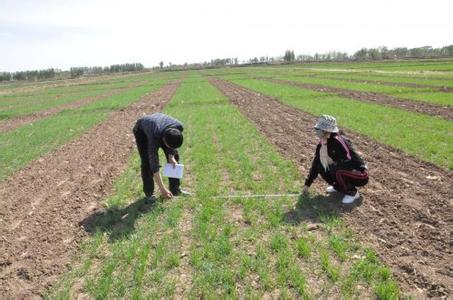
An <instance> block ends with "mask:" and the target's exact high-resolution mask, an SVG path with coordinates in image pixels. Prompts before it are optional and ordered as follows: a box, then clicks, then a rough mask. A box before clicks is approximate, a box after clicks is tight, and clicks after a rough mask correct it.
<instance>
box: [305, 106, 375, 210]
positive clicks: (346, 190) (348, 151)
mask: <svg viewBox="0 0 453 300" xmlns="http://www.w3.org/2000/svg"><path fill="white" fill-rule="evenodd" d="M315 130H316V135H317V136H318V138H319V144H318V145H317V147H316V152H315V157H314V159H313V163H312V166H311V169H310V173H309V175H308V177H307V179H306V180H305V186H304V188H303V190H302V191H303V192H307V191H308V188H309V187H310V185H311V184H312V183H313V181H314V180H315V179H316V178H317V177H318V174H320V175H321V177H322V178H323V179H324V180H325V181H326V182H327V183H328V184H329V185H330V186H329V187H327V189H326V192H327V193H334V192H341V193H343V194H345V195H344V197H343V200H342V202H343V203H344V204H350V203H353V202H354V201H355V200H356V199H358V198H359V196H360V195H359V192H358V191H357V187H358V186H364V185H366V184H367V183H368V170H367V167H366V165H365V163H364V161H363V159H362V158H361V157H360V156H359V155H358V154H357V152H355V151H354V149H353V147H352V143H351V141H350V140H349V139H347V138H346V137H344V136H343V135H342V134H341V132H340V130H338V127H337V121H336V119H335V118H334V117H332V116H329V115H322V116H321V117H320V118H319V120H318V122H317V123H316V125H315Z"/></svg>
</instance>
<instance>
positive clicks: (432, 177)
mask: <svg viewBox="0 0 453 300" xmlns="http://www.w3.org/2000/svg"><path fill="white" fill-rule="evenodd" d="M210 82H211V83H212V84H213V85H214V86H216V87H217V88H218V89H219V90H220V91H221V92H222V93H223V94H224V95H225V96H226V97H228V98H229V99H230V100H231V102H232V103H234V104H235V105H236V106H238V108H239V109H240V110H241V112H242V113H243V114H244V115H245V116H247V117H248V118H249V119H250V120H251V121H253V122H254V123H255V124H256V125H257V127H258V128H259V129H260V130H261V131H262V132H263V134H264V135H265V136H266V137H267V138H268V140H269V141H270V142H271V143H273V144H274V145H275V146H276V147H277V148H278V149H279V151H281V153H282V154H283V155H285V156H289V158H291V159H292V160H293V161H294V162H295V163H296V164H297V165H299V168H300V169H301V171H302V173H304V174H303V175H307V174H308V170H309V168H310V166H311V161H312V159H313V155H314V150H315V147H316V143H317V141H316V137H315V135H314V132H313V125H314V124H315V122H316V119H317V117H316V116H313V115H311V114H308V113H305V112H303V111H300V110H298V109H296V108H293V107H289V106H286V105H284V104H282V103H281V102H279V101H278V100H277V99H275V98H271V97H268V96H265V95H262V94H260V93H257V92H254V91H251V90H248V89H246V88H243V87H240V86H238V85H236V84H233V83H230V82H227V81H223V80H220V79H215V78H211V79H210ZM347 135H348V136H349V137H350V138H352V139H353V140H354V143H355V145H356V148H357V149H358V150H359V151H361V152H362V153H363V157H364V159H365V161H366V162H367V164H368V167H369V170H370V183H369V184H368V185H367V186H366V187H365V188H363V189H361V191H360V192H361V195H362V201H361V205H360V206H356V207H352V208H351V207H341V206H340V209H341V214H342V217H343V218H344V220H345V221H346V222H347V224H348V226H351V227H352V228H353V229H354V230H355V232H356V233H357V235H358V236H359V237H360V238H361V239H362V240H363V242H364V243H365V244H368V245H370V246H372V247H373V248H374V249H375V250H376V251H377V252H378V254H379V256H380V258H381V259H382V260H383V261H384V262H385V263H386V264H387V265H388V266H390V267H391V268H392V271H393V273H394V276H395V277H396V279H397V280H398V281H399V282H400V285H401V287H402V290H403V291H404V292H406V293H410V294H412V295H414V296H416V297H420V298H426V297H440V298H447V297H449V296H450V295H451V293H452V291H453V268H452V261H453V256H452V247H451V246H452V238H451V236H452V235H451V233H452V227H453V226H452V224H453V210H452V204H453V192H452V190H451V187H452V186H453V176H452V175H453V174H452V172H451V171H448V170H445V169H442V168H439V167H437V166H435V165H432V164H430V163H427V162H423V161H421V160H419V159H417V158H415V157H412V156H410V155H408V154H405V153H404V152H402V151H400V150H397V149H394V148H392V147H389V146H386V145H383V144H380V143H378V142H376V141H374V140H372V139H370V138H368V137H366V136H363V135H361V134H358V133H355V132H352V131H349V130H348V132H347ZM321 181H322V180H320V179H318V180H317V182H316V183H315V185H314V188H315V189H316V190H317V191H318V192H320V193H322V192H323V191H324V188H325V187H326V185H325V184H323V183H322V182H321ZM338 199H341V197H338Z"/></svg>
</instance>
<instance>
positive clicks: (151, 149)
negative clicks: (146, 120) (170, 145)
mask: <svg viewBox="0 0 453 300" xmlns="http://www.w3.org/2000/svg"><path fill="white" fill-rule="evenodd" d="M158 149H159V148H158V147H157V145H156V144H155V142H154V141H152V140H151V139H149V140H148V156H149V168H150V170H151V172H152V173H153V179H154V182H155V183H156V184H157V186H158V187H159V190H160V193H161V194H162V196H163V197H164V198H167V199H168V198H171V197H173V195H172V193H171V192H170V191H169V190H168V189H167V188H166V187H165V186H164V183H163V182H162V177H161V176H160V172H159V169H160V165H159V155H158V152H157V151H158Z"/></svg>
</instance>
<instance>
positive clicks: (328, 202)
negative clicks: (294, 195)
mask: <svg viewBox="0 0 453 300" xmlns="http://www.w3.org/2000/svg"><path fill="white" fill-rule="evenodd" d="M342 197H343V195H342V194H339V193H333V194H329V195H310V194H308V193H304V194H301V195H300V196H299V199H298V201H297V203H296V206H295V207H294V208H293V209H291V210H290V211H288V212H286V213H285V214H284V216H283V222H285V223H288V224H292V225H298V224H300V223H304V222H308V223H321V222H324V219H325V218H332V217H341V215H342V214H344V213H348V212H351V211H352V210H354V208H355V207H357V206H360V205H362V197H360V198H359V199H358V200H357V201H355V202H354V203H353V204H351V205H344V204H342V203H341V199H342Z"/></svg>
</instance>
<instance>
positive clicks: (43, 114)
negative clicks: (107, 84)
mask: <svg viewBox="0 0 453 300" xmlns="http://www.w3.org/2000/svg"><path fill="white" fill-rule="evenodd" d="M117 93H119V90H117V91H109V92H107V93H104V94H101V95H97V96H93V97H88V98H84V99H81V100H77V101H74V102H71V103H65V104H62V105H58V106H55V107H52V108H50V109H48V110H44V111H39V112H35V113H31V114H28V115H23V116H18V117H14V118H11V119H6V120H4V121H0V133H2V132H6V131H10V130H14V129H16V128H19V127H21V126H24V125H26V124H30V123H33V122H36V121H38V120H41V119H44V118H48V117H50V116H53V115H56V114H58V113H59V112H61V111H62V110H64V109H75V108H79V107H82V106H84V105H87V104H89V103H92V102H95V101H98V100H101V99H104V98H107V97H110V96H113V95H115V94H117Z"/></svg>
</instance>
